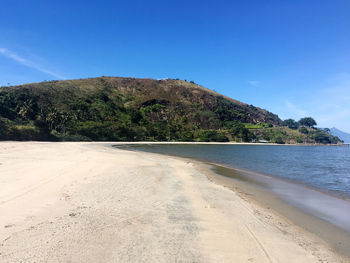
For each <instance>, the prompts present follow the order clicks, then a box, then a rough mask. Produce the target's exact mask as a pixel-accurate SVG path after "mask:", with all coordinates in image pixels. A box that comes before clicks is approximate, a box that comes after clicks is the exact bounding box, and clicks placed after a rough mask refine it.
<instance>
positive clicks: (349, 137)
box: [330, 127, 350, 143]
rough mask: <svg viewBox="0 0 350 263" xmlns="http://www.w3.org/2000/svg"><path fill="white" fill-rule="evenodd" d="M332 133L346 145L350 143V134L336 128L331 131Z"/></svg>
mask: <svg viewBox="0 0 350 263" xmlns="http://www.w3.org/2000/svg"><path fill="white" fill-rule="evenodd" d="M330 133H331V134H332V135H333V136H337V137H339V139H341V140H342V141H344V143H350V134H349V133H346V132H343V131H341V130H339V129H337V128H335V127H333V128H332V129H330Z"/></svg>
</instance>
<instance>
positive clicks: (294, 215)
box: [112, 143, 350, 258]
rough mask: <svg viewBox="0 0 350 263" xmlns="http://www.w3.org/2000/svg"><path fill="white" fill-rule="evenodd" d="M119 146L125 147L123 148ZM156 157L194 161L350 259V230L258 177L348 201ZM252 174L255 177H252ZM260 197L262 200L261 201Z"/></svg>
mask: <svg viewBox="0 0 350 263" xmlns="http://www.w3.org/2000/svg"><path fill="white" fill-rule="evenodd" d="M152 144H156V143H152ZM117 145H120V146H122V145H123V144H117ZM113 146H114V147H115V144H113V145H112V147H113ZM117 148H118V146H117ZM122 149H123V148H122ZM126 150H130V151H139V152H145V153H153V152H152V151H142V150H134V149H126ZM153 154H160V155H165V156H169V157H173V158H179V159H180V160H181V159H182V160H184V161H187V160H191V161H192V162H194V163H196V165H197V167H198V169H200V170H201V171H202V172H203V173H205V174H206V175H207V177H208V179H209V180H210V181H212V182H214V183H216V184H219V185H222V186H224V187H227V188H228V189H230V190H232V191H233V192H235V193H236V194H239V195H242V196H244V198H248V199H249V200H250V201H252V202H254V203H256V204H257V205H258V206H263V207H264V208H265V209H266V208H267V209H268V210H269V209H270V208H271V209H272V210H273V211H274V212H275V213H277V214H278V215H279V216H283V217H285V218H286V219H287V220H289V221H291V222H292V223H294V224H295V225H297V226H299V227H301V228H303V229H305V230H306V231H309V232H310V233H311V234H313V235H316V236H318V237H319V238H321V239H322V240H324V241H326V242H327V243H328V244H329V245H331V246H332V248H334V249H335V250H336V251H338V252H339V253H341V254H342V255H344V256H346V257H349V258H350V251H349V249H348V248H349V246H350V231H349V230H350V229H343V228H341V227H340V226H337V225H336V224H334V223H333V222H331V221H327V220H325V219H322V218H320V217H318V216H316V215H315V214H313V213H312V212H310V211H307V210H304V209H302V208H301V207H298V206H297V205H295V204H294V205H293V204H291V203H288V202H287V201H286V200H283V199H282V198H281V196H279V195H278V194H277V193H274V192H273V191H272V190H271V189H267V187H259V184H261V183H262V181H261V180H259V179H258V178H256V177H267V178H269V179H272V180H274V181H275V182H276V181H277V183H278V181H280V182H282V183H287V184H290V185H294V186H296V187H298V188H306V189H308V190H309V191H313V192H317V193H320V194H321V195H325V196H328V197H329V198H335V199H338V200H344V201H346V202H349V201H350V199H349V198H347V197H344V196H338V195H335V194H333V193H331V192H325V191H322V190H320V189H317V188H313V187H311V186H308V185H304V184H302V183H299V182H295V181H291V180H288V179H286V178H280V177H277V176H272V175H263V174H259V173H257V172H253V171H248V170H244V169H241V168H234V167H228V166H226V165H223V164H218V163H214V162H210V161H206V160H201V159H197V158H193V157H185V156H179V155H171V154H167V153H153ZM249 174H250V175H249ZM252 174H253V175H254V176H251V175H252ZM258 196H259V200H257V199H258ZM344 230H345V232H344Z"/></svg>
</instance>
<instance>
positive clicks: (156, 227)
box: [0, 142, 350, 263]
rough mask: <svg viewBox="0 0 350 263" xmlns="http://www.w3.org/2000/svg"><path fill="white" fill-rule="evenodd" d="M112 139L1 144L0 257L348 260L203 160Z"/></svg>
mask: <svg viewBox="0 0 350 263" xmlns="http://www.w3.org/2000/svg"><path fill="white" fill-rule="evenodd" d="M113 144H115V143H113V142H103V143H90V142H88V143H67V142H66V143H39V142H24V143H21V142H7V143H0V190H1V191H0V209H1V211H2V213H1V214H0V261H1V262H20V261H22V262H23V261H25V262H57V261H63V262H68V261H69V262H101V261H103V262H116V261H118V262H140V261H142V262H175V261H182V262H189V261H190V262H218V261H219V262H288V263H289V262H298V263H299V262H320V261H323V262H325V261H327V262H334V263H335V262H344V263H345V262H350V258H349V257H345V256H342V255H340V254H338V253H335V252H334V251H333V249H332V248H330V247H329V245H328V244H327V243H326V242H325V241H323V240H321V239H320V238H318V237H317V236H315V235H313V234H311V233H310V232H308V231H306V230H304V229H302V228H301V227H298V226H297V225H295V224H294V223H292V222H290V221H288V220H286V219H285V218H284V217H283V216H278V215H277V214H274V213H273V212H271V210H272V209H269V208H267V207H264V206H263V205H259V204H258V203H255V202H253V201H252V200H250V199H249V198H248V197H249V193H248V195H247V194H246V195H242V194H241V193H239V192H235V191H232V190H231V189H228V188H227V187H224V186H222V185H220V184H217V183H214V182H212V181H211V180H210V178H209V177H208V175H207V173H208V172H210V170H208V169H207V168H209V166H208V165H206V164H199V163H198V162H197V161H194V160H190V159H184V158H180V157H172V156H171V157H170V156H166V155H159V154H154V153H145V152H135V151H125V150H120V149H112V147H110V146H111V145H113ZM217 178H219V177H217ZM291 255H292V256H291Z"/></svg>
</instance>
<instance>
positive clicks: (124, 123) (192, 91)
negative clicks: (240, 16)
mask: <svg viewBox="0 0 350 263" xmlns="http://www.w3.org/2000/svg"><path fill="white" fill-rule="evenodd" d="M249 124H250V125H258V126H259V125H260V126H261V127H262V130H263V131H266V130H267V129H269V130H270V132H268V134H267V135H266V134H265V133H266V132H263V133H261V132H260V133H259V132H256V130H255V132H252V131H250V130H249V129H248V128H249V127H248V128H247V127H246V125H249ZM281 125H282V121H281V119H280V118H279V117H278V116H277V115H276V114H273V113H271V112H269V111H267V110H264V109H261V108H258V107H255V106H253V105H248V104H245V103H242V102H239V101H236V100H234V99H231V98H228V97H225V96H223V95H221V94H218V93H216V92H214V91H212V90H209V89H206V88H204V87H201V86H199V85H197V84H195V83H194V82H187V81H184V80H178V79H165V80H154V79H135V78H118V77H99V78H89V79H77V80H64V81H49V82H41V83H33V84H25V85H20V86H12V87H2V88H1V89H0V139H2V140H96V141H104V140H111V141H140V140H146V141H147V140H149V141H168V140H171V141H228V140H243V141H251V140H252V139H259V138H267V137H268V138H269V140H270V141H277V139H278V140H280V141H281V142H289V141H288V140H286V138H287V137H286V134H285V132H284V133H281V132H280V131H277V135H276V134H275V130H274V129H275V128H277V127H280V126H281ZM271 131H272V132H271ZM281 134H282V135H281ZM281 136H282V137H283V138H282V137H281ZM281 138H282V139H281ZM310 140H311V141H312V139H310ZM310 140H309V141H310Z"/></svg>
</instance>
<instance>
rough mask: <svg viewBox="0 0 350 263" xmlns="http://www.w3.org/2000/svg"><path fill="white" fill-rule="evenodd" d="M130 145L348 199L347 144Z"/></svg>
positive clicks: (349, 158)
mask: <svg viewBox="0 0 350 263" xmlns="http://www.w3.org/2000/svg"><path fill="white" fill-rule="evenodd" d="M129 147H130V146H129ZM131 147H132V148H133V149H136V150H141V151H149V152H155V153H163V154H171V155H178V156H183V157H194V158H198V159H201V160H205V161H209V162H214V163H219V164H224V165H226V166H230V167H232V168H241V169H245V170H250V171H254V172H258V173H262V174H265V175H272V176H275V177H280V178H284V179H288V180H291V181H294V182H297V183H301V184H305V185H307V186H310V187H312V188H315V189H318V190H321V191H323V192H328V193H332V194H334V195H337V196H341V197H343V198H347V199H350V147H344V146H271V145H266V146H263V145H184V144H173V145H165V144H162V145H160V144H159V145H154V144H152V145H151V144H150V145H133V146H131Z"/></svg>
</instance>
